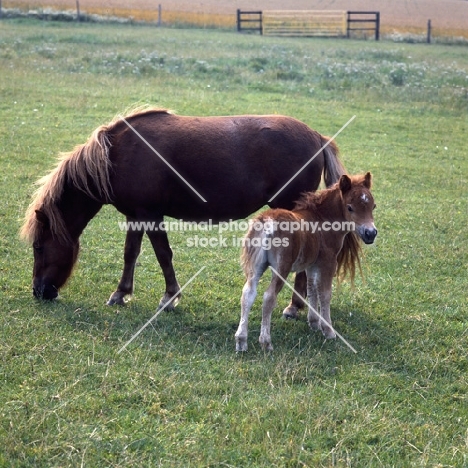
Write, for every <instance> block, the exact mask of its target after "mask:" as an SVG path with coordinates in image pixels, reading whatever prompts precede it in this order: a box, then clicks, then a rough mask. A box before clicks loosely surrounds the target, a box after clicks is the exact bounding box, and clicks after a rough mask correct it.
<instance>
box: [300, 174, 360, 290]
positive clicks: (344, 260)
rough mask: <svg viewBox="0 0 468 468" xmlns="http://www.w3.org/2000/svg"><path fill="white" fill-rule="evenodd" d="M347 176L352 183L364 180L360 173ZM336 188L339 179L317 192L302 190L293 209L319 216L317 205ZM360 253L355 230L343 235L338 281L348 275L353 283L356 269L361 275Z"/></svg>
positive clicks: (352, 283)
mask: <svg viewBox="0 0 468 468" xmlns="http://www.w3.org/2000/svg"><path fill="white" fill-rule="evenodd" d="M349 177H350V178H351V182H352V183H353V185H356V184H362V183H363V182H364V177H363V176H361V175H357V176H349ZM336 190H339V181H338V182H336V183H335V184H333V185H332V186H330V187H329V188H327V189H323V190H320V191H318V192H304V193H303V194H302V195H301V197H300V198H299V200H297V201H296V203H295V207H294V211H299V210H308V211H311V212H312V213H314V214H315V215H316V216H319V212H318V210H317V206H319V205H320V204H321V203H322V202H323V200H324V199H325V198H326V197H327V196H329V194H330V193H331V192H332V191H336ZM361 255H362V242H361V239H360V237H359V236H358V235H357V234H356V233H355V232H349V233H348V234H347V235H346V236H345V238H344V240H343V247H342V248H341V250H340V252H339V253H338V258H337V262H338V266H337V270H336V276H337V280H338V283H341V282H343V281H344V280H345V279H346V277H347V276H348V277H349V279H350V282H351V285H354V279H355V276H356V270H357V271H358V272H359V274H360V275H361V277H362V276H363V273H362V268H361V259H360V257H361Z"/></svg>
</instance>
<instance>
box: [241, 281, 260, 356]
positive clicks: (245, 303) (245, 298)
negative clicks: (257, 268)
mask: <svg viewBox="0 0 468 468" xmlns="http://www.w3.org/2000/svg"><path fill="white" fill-rule="evenodd" d="M262 273H263V272H262ZM262 273H260V274H254V275H252V276H250V277H249V278H247V281H246V282H245V284H244V287H243V288H242V296H241V318H240V322H239V327H238V329H237V331H236V334H235V337H236V351H237V352H239V351H247V335H248V325H249V313H250V309H251V308H252V304H253V303H254V301H255V297H256V296H257V285H258V281H259V280H260V276H261V275H262Z"/></svg>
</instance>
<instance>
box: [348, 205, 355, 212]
mask: <svg viewBox="0 0 468 468" xmlns="http://www.w3.org/2000/svg"><path fill="white" fill-rule="evenodd" d="M348 211H349V212H350V213H352V212H353V211H354V210H353V207H352V206H351V205H348Z"/></svg>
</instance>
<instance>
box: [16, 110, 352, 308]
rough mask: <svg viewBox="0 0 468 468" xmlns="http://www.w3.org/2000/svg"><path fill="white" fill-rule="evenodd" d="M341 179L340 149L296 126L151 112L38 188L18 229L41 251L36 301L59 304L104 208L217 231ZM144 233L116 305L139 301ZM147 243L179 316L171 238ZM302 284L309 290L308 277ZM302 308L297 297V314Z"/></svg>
mask: <svg viewBox="0 0 468 468" xmlns="http://www.w3.org/2000/svg"><path fill="white" fill-rule="evenodd" d="M344 172H345V170H344V168H343V166H342V164H341V162H340V160H339V158H338V149H337V147H336V145H335V144H334V142H333V141H331V140H329V139H328V138H326V137H324V136H322V135H320V134H319V133H317V132H316V131H314V130H311V129H310V128H309V127H308V126H307V125H305V124H304V123H302V122H300V121H298V120H295V119H293V118H291V117H284V116H249V115H245V116H232V117H185V116H177V115H174V114H172V113H171V112H169V111H167V110H164V109H146V110H143V111H142V110H139V111H135V112H133V113H131V114H129V115H127V116H125V117H119V118H116V119H114V120H113V121H112V122H111V123H109V124H108V125H103V126H100V127H99V128H97V129H96V130H95V131H94V132H93V134H92V135H91V137H90V138H89V139H88V141H87V142H86V143H85V144H84V145H80V146H78V147H76V148H75V149H74V150H73V151H72V152H71V153H68V154H64V155H63V156H62V158H61V160H60V161H59V163H58V165H57V167H56V168H55V169H54V170H53V171H52V172H51V173H50V174H49V175H47V176H46V177H44V178H43V179H41V181H39V184H40V187H39V189H38V190H37V191H36V193H35V195H34V198H33V201H32V203H31V205H30V206H29V208H28V210H27V213H26V219H25V223H24V225H23V227H22V230H21V234H22V236H23V237H24V238H26V239H27V240H29V241H30V242H31V243H32V245H33V248H34V269H33V293H34V296H35V297H37V298H41V299H54V298H55V297H57V295H58V291H59V289H60V288H61V287H62V286H63V285H64V284H65V282H66V280H67V279H68V277H69V276H70V275H71V272H72V268H73V265H74V263H75V262H76V259H77V256H78V251H79V237H80V235H81V233H82V232H83V230H84V229H85V227H86V225H87V224H88V222H89V221H90V220H91V219H92V218H93V217H94V216H95V215H96V214H97V213H98V211H99V210H100V209H101V207H102V206H103V204H112V205H114V206H115V208H116V209H117V210H118V211H120V212H121V213H123V214H124V215H125V216H126V217H127V220H128V221H154V222H155V223H156V225H158V224H159V223H160V222H162V221H163V219H164V216H170V217H173V218H177V219H183V220H185V221H207V220H211V221H212V222H213V223H217V222H220V221H228V220H230V219H239V218H245V217H247V216H248V215H249V214H251V213H253V212H254V211H256V210H258V209H260V208H261V207H262V206H264V205H265V204H267V203H268V204H269V206H271V207H282V208H287V209H291V208H293V206H294V200H297V199H298V198H299V196H300V194H301V193H302V192H304V191H309V190H316V189H317V187H318V185H319V183H320V179H321V176H322V173H323V175H324V179H325V183H326V185H327V186H329V185H331V184H333V183H335V182H336V181H337V180H338V179H339V177H340V175H341V174H343V173H344ZM295 174H297V175H296V177H294V175H295ZM292 177H294V180H293V181H292V182H291V183H289V184H288V185H285V184H286V183H287V182H288V181H289V180H290V179H291V178H292ZM275 194H276V196H275ZM269 200H270V201H269ZM144 233H145V231H143V230H133V231H132V230H129V231H128V232H127V235H126V241H125V252H124V270H123V274H122V278H121V280H120V283H119V285H118V287H117V290H116V291H115V292H114V293H113V294H112V295H111V297H110V299H109V302H108V303H109V304H116V303H119V304H122V303H124V298H125V296H127V295H131V294H132V293H133V276H134V269H135V263H136V260H137V257H138V255H139V252H140V247H141V241H142V237H143V235H144ZM146 234H147V235H148V237H149V239H150V241H151V244H152V246H153V249H154V251H155V254H156V257H157V260H158V262H159V264H160V266H161V269H162V271H163V274H164V278H165V283H166V291H165V294H164V296H163V298H162V299H161V302H160V307H161V306H163V305H167V306H169V307H170V308H172V307H173V306H174V305H175V303H176V302H177V300H178V297H179V295H180V287H179V284H178V282H177V279H176V275H175V272H174V268H173V265H172V250H171V248H170V246H169V241H168V238H167V233H166V232H165V231H164V230H161V229H159V230H147V231H146ZM353 242H354V243H356V242H357V241H356V240H355V239H354V240H353ZM296 281H297V282H296V289H297V290H298V291H303V290H305V275H302V276H301V275H298V277H297V280H296ZM171 298H172V299H173V301H172V302H171V303H169V301H170V299H171ZM301 306H302V302H301V301H300V300H298V298H295V297H294V298H293V301H292V302H291V307H293V309H294V308H295V310H297V308H300V307H301Z"/></svg>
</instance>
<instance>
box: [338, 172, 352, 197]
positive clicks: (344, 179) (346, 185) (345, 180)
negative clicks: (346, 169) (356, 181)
mask: <svg viewBox="0 0 468 468" xmlns="http://www.w3.org/2000/svg"><path fill="white" fill-rule="evenodd" d="M340 190H341V191H342V192H343V193H346V192H348V191H349V190H351V179H350V178H349V176H347V175H346V174H343V175H342V176H341V177H340Z"/></svg>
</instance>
